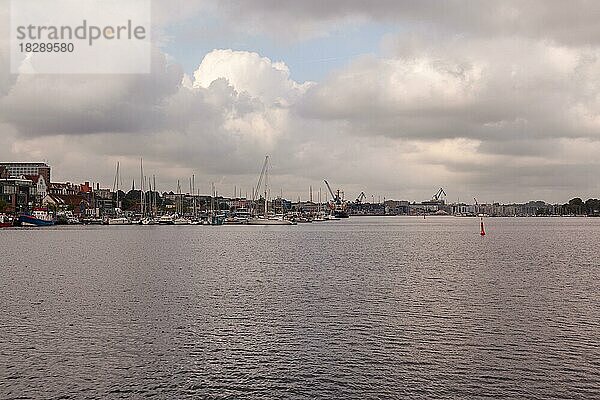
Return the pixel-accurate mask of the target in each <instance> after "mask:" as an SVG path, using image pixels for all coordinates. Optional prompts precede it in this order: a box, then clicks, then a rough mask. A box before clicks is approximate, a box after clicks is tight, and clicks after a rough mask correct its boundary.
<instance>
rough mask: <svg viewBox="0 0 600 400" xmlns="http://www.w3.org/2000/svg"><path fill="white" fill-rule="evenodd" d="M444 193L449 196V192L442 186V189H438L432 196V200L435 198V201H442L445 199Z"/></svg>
mask: <svg viewBox="0 0 600 400" xmlns="http://www.w3.org/2000/svg"><path fill="white" fill-rule="evenodd" d="M442 195H443V196H444V197H445V196H447V194H446V192H445V191H444V189H443V188H440V190H438V191H437V193H436V194H434V195H433V197H432V198H431V200H433V201H441V200H443V198H442Z"/></svg>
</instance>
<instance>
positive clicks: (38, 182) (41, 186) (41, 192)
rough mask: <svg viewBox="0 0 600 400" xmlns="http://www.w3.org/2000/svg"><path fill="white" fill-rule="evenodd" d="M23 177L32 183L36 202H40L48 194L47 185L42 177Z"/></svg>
mask: <svg viewBox="0 0 600 400" xmlns="http://www.w3.org/2000/svg"><path fill="white" fill-rule="evenodd" d="M24 177H25V179H29V180H30V181H32V182H33V184H34V185H35V187H36V191H37V197H38V200H39V201H38V202H41V200H42V199H43V198H44V197H46V195H47V194H48V185H47V183H46V179H45V178H44V175H25V176H24Z"/></svg>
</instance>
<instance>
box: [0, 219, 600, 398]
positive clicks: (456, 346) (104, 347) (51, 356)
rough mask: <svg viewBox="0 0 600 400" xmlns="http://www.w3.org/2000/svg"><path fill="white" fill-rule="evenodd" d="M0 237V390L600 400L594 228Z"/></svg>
mask: <svg viewBox="0 0 600 400" xmlns="http://www.w3.org/2000/svg"><path fill="white" fill-rule="evenodd" d="M487 231H488V235H487V236H486V237H484V238H482V237H480V236H479V226H478V220H476V219H473V218H462V219H461V218H446V217H439V218H434V217H431V218H428V219H426V220H423V219H420V218H410V217H387V218H371V217H363V218H358V217H357V218H351V219H350V220H347V221H336V222H326V223H313V224H304V225H298V226H292V227H285V226H282V227H255V226H253V227H244V226H223V227H204V226H187V227H185V226H171V227H164V226H141V227H140V226H129V227H128V226H122V227H56V228H49V229H21V230H3V231H0V255H1V256H0V257H1V268H0V316H1V319H0V398H3V399H9V398H30V397H33V398H39V397H43V398H56V397H62V398H86V397H87V398H98V397H102V398H119V397H124V398H132V397H133V398H137V397H156V398H186V397H189V398H209V399H210V398H215V399H217V398H218V399H221V398H251V399H279V398H281V399H312V398H363V399H364V398H374V399H375V398H376V399H387V398H390V399H391V398H428V399H448V398H456V399H462V398H515V399H517V398H531V399H550V398H573V399H584V398H585V399H591V398H600V374H599V372H598V371H599V370H600V350H599V344H600V303H599V300H598V295H599V294H600V266H599V262H598V252H597V248H598V237H599V234H600V219H592V218H588V219H583V218H572V219H569V218H529V219H526V218H506V219H502V218H497V219H494V218H489V219H487Z"/></svg>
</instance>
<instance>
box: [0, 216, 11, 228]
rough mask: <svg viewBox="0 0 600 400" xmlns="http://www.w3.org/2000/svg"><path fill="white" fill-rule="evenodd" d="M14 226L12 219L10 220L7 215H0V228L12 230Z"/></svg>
mask: <svg viewBox="0 0 600 400" xmlns="http://www.w3.org/2000/svg"><path fill="white" fill-rule="evenodd" d="M11 226H13V220H12V218H9V217H8V216H7V215H3V214H1V215H0V228H10V227H11Z"/></svg>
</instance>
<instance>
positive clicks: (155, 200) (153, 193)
mask: <svg viewBox="0 0 600 400" xmlns="http://www.w3.org/2000/svg"><path fill="white" fill-rule="evenodd" d="M152 180H153V181H154V182H153V185H152V186H154V191H153V192H152V197H153V200H154V206H153V212H154V217H156V211H157V207H156V206H157V198H156V176H155V175H152Z"/></svg>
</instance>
